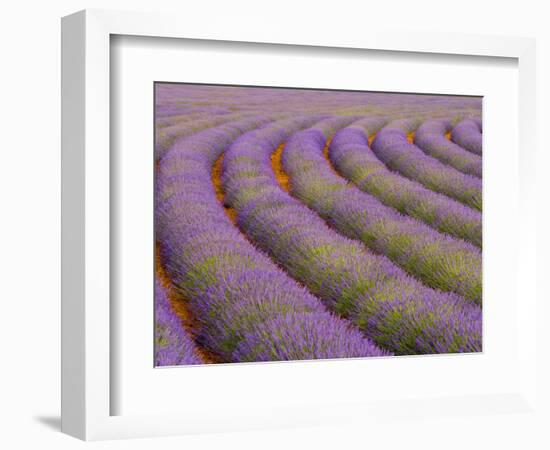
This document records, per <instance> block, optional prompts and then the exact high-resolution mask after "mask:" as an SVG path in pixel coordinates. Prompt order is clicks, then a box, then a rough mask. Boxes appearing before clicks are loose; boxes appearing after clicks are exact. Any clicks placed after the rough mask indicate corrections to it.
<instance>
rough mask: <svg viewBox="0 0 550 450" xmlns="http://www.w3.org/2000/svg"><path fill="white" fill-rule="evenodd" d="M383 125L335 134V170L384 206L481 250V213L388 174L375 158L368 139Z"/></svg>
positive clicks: (367, 125)
mask: <svg viewBox="0 0 550 450" xmlns="http://www.w3.org/2000/svg"><path fill="white" fill-rule="evenodd" d="M383 125H384V121H380V120H379V119H374V120H373V119H367V120H366V121H360V122H356V123H354V124H353V125H351V126H349V127H347V128H344V129H343V130H341V131H339V132H338V133H336V135H335V136H334V138H333V140H332V142H331V145H330V149H329V154H328V156H329V158H330V161H331V162H332V163H333V164H334V167H335V169H336V170H337V171H338V172H339V173H340V174H341V175H342V176H344V177H346V178H347V179H348V180H350V181H351V182H353V183H354V184H355V185H357V186H358V187H359V188H360V189H361V190H362V191H365V192H367V193H369V194H371V195H373V196H375V197H377V198H378V199H379V200H380V201H381V202H382V203H384V204H385V205H387V206H391V207H393V208H395V209H397V210H398V211H399V212H401V213H403V214H407V215H409V216H411V217H414V218H416V219H418V220H421V221H423V222H425V223H426V224H428V225H430V226H431V227H433V228H435V229H437V230H439V231H441V232H443V233H448V234H450V235H452V236H455V237H458V238H461V239H465V240H467V241H469V242H471V243H472V244H474V245H476V246H478V247H481V244H482V226H481V213H480V212H479V211H476V210H473V209H471V208H469V207H467V206H465V205H463V204H462V203H460V202H458V201H456V200H453V199H452V198H449V197H447V196H445V195H442V194H440V193H438V192H434V191H432V190H430V189H427V188H425V187H424V186H423V185H422V184H420V183H417V182H416V181H413V180H410V179H408V178H405V177H403V176H401V175H399V174H398V173H397V172H392V171H390V170H388V169H387V168H386V166H385V165H384V164H383V163H382V162H381V161H380V160H379V159H378V158H377V157H376V155H375V154H374V153H373V152H372V150H371V148H370V147H369V145H368V138H369V136H371V135H374V134H375V133H376V132H377V131H378V129H379V128H380V127H381V126H383Z"/></svg>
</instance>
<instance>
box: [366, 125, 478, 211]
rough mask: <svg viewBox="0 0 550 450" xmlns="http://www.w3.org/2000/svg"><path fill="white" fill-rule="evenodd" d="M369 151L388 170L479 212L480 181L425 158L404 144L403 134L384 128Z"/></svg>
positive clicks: (401, 131) (411, 145) (405, 140)
mask: <svg viewBox="0 0 550 450" xmlns="http://www.w3.org/2000/svg"><path fill="white" fill-rule="evenodd" d="M390 125H391V124H390ZM371 148H372V150H373V152H374V153H375V154H376V156H377V157H378V158H379V159H380V160H381V161H382V162H383V163H384V164H386V166H387V167H388V168H389V169H391V170H395V171H397V172H399V173H401V174H402V175H404V176H405V177H407V178H410V179H412V180H415V181H418V182H419V183H422V184H423V185H424V186H425V187H427V188H428V189H431V190H433V191H436V192H439V193H441V194H444V195H447V196H448V197H452V198H454V199H456V200H458V201H460V202H462V203H464V204H465V205H468V206H470V207H472V208H475V209H477V210H479V211H481V197H482V185H481V180H480V179H479V178H477V177H474V176H471V175H466V174H463V173H461V172H459V171H457V170H456V169H453V168H452V167H449V166H446V165H445V164H442V163H441V162H439V161H438V160H436V159H435V158H432V157H431V156H428V155H426V154H425V153H424V152H423V151H422V150H420V149H419V148H418V147H417V146H416V145H414V144H410V143H409V142H408V141H407V134H406V132H405V131H403V130H401V129H396V128H395V127H388V126H386V127H384V128H383V129H382V130H381V131H380V132H379V133H378V134H377V135H376V137H375V138H374V141H373V142H372V146H371Z"/></svg>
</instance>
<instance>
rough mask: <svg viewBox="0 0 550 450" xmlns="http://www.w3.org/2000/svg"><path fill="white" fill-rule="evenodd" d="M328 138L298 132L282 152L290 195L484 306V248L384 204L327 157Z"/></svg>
mask: <svg viewBox="0 0 550 450" xmlns="http://www.w3.org/2000/svg"><path fill="white" fill-rule="evenodd" d="M325 141H326V136H325V135H323V133H322V132H321V131H320V130H319V129H315V128H311V129H309V130H306V131H302V132H299V133H296V134H295V135H294V136H292V138H291V139H290V140H289V141H288V143H287V144H286V146H285V150H284V153H283V166H284V169H285V171H286V172H287V174H288V175H289V176H290V182H291V186H292V194H293V195H294V196H295V197H296V198H298V199H299V200H301V201H302V202H303V203H305V204H306V205H307V206H309V207H310V208H311V209H313V210H314V211H316V212H317V213H319V215H320V216H321V217H322V218H324V219H325V220H326V221H327V222H328V223H329V224H330V225H331V226H332V227H333V228H335V229H336V230H338V231H339V232H340V233H342V234H343V235H345V236H347V237H350V238H352V239H357V240H359V241H361V242H363V243H364V244H365V245H366V246H367V247H369V248H370V249H372V250H373V251H375V252H376V253H381V254H384V255H386V256H387V257H388V258H389V259H391V260H392V261H393V262H394V263H396V264H397V265H399V266H400V267H402V268H403V269H405V271H407V272H408V273H409V274H411V275H413V276H415V277H416V278H418V279H420V280H421V281H422V282H423V283H424V284H426V285H428V286H431V287H433V288H437V289H440V290H443V291H448V292H455V293H457V294H460V295H462V296H464V297H466V298H468V299H469V300H472V301H474V302H476V303H478V304H481V294H482V293H481V252H480V250H479V249H478V248H477V247H475V246H474V245H472V244H470V243H469V242H465V241H463V240H462V239H456V238H453V237H451V236H448V235H446V234H442V233H439V232H438V231H435V230H434V229H433V228H430V227H429V226H427V225H426V224H424V223H422V222H419V221H417V220H416V219H413V218H411V217H409V216H404V215H402V214H400V213H399V212H397V211H396V210H395V209H393V208H391V207H389V206H385V205H384V204H382V203H381V202H380V201H379V200H378V199H377V198H376V197H374V196H371V195H370V194H367V193H365V192H362V191H361V190H360V189H358V188H357V187H355V186H354V185H352V184H349V183H348V182H347V180H345V179H344V178H342V177H340V176H339V175H337V174H336V173H335V172H334V170H333V169H332V168H331V167H330V165H329V163H328V162H327V161H326V159H325V158H324V157H323V147H324V145H325Z"/></svg>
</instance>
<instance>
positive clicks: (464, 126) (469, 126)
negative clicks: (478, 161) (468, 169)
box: [451, 119, 483, 156]
mask: <svg viewBox="0 0 550 450" xmlns="http://www.w3.org/2000/svg"><path fill="white" fill-rule="evenodd" d="M451 139H452V140H453V142H455V143H457V144H458V145H460V146H461V147H462V148H464V149H466V150H468V151H469V152H472V153H475V154H476V155H480V156H481V154H482V142H483V137H482V135H481V121H478V120H474V119H466V120H463V121H461V122H459V123H458V124H456V125H455V126H454V128H453V130H452V132H451Z"/></svg>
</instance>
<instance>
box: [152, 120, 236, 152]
mask: <svg viewBox="0 0 550 450" xmlns="http://www.w3.org/2000/svg"><path fill="white" fill-rule="evenodd" d="M239 118H243V117H242V116H236V115H235V114H232V115H218V116H211V117H200V118H195V120H190V121H183V122H182V121H180V122H177V123H174V124H170V125H168V126H164V127H158V128H157V130H156V133H155V134H156V135H155V158H156V159H157V160H159V159H161V158H162V157H163V156H164V154H165V153H166V152H167V151H168V150H169V149H170V147H171V146H172V144H173V143H174V142H175V141H176V139H178V138H183V137H187V136H190V135H192V134H194V133H198V132H199V131H202V130H205V129H207V128H212V127H215V126H217V125H221V124H223V123H228V122H231V121H235V120H239Z"/></svg>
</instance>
